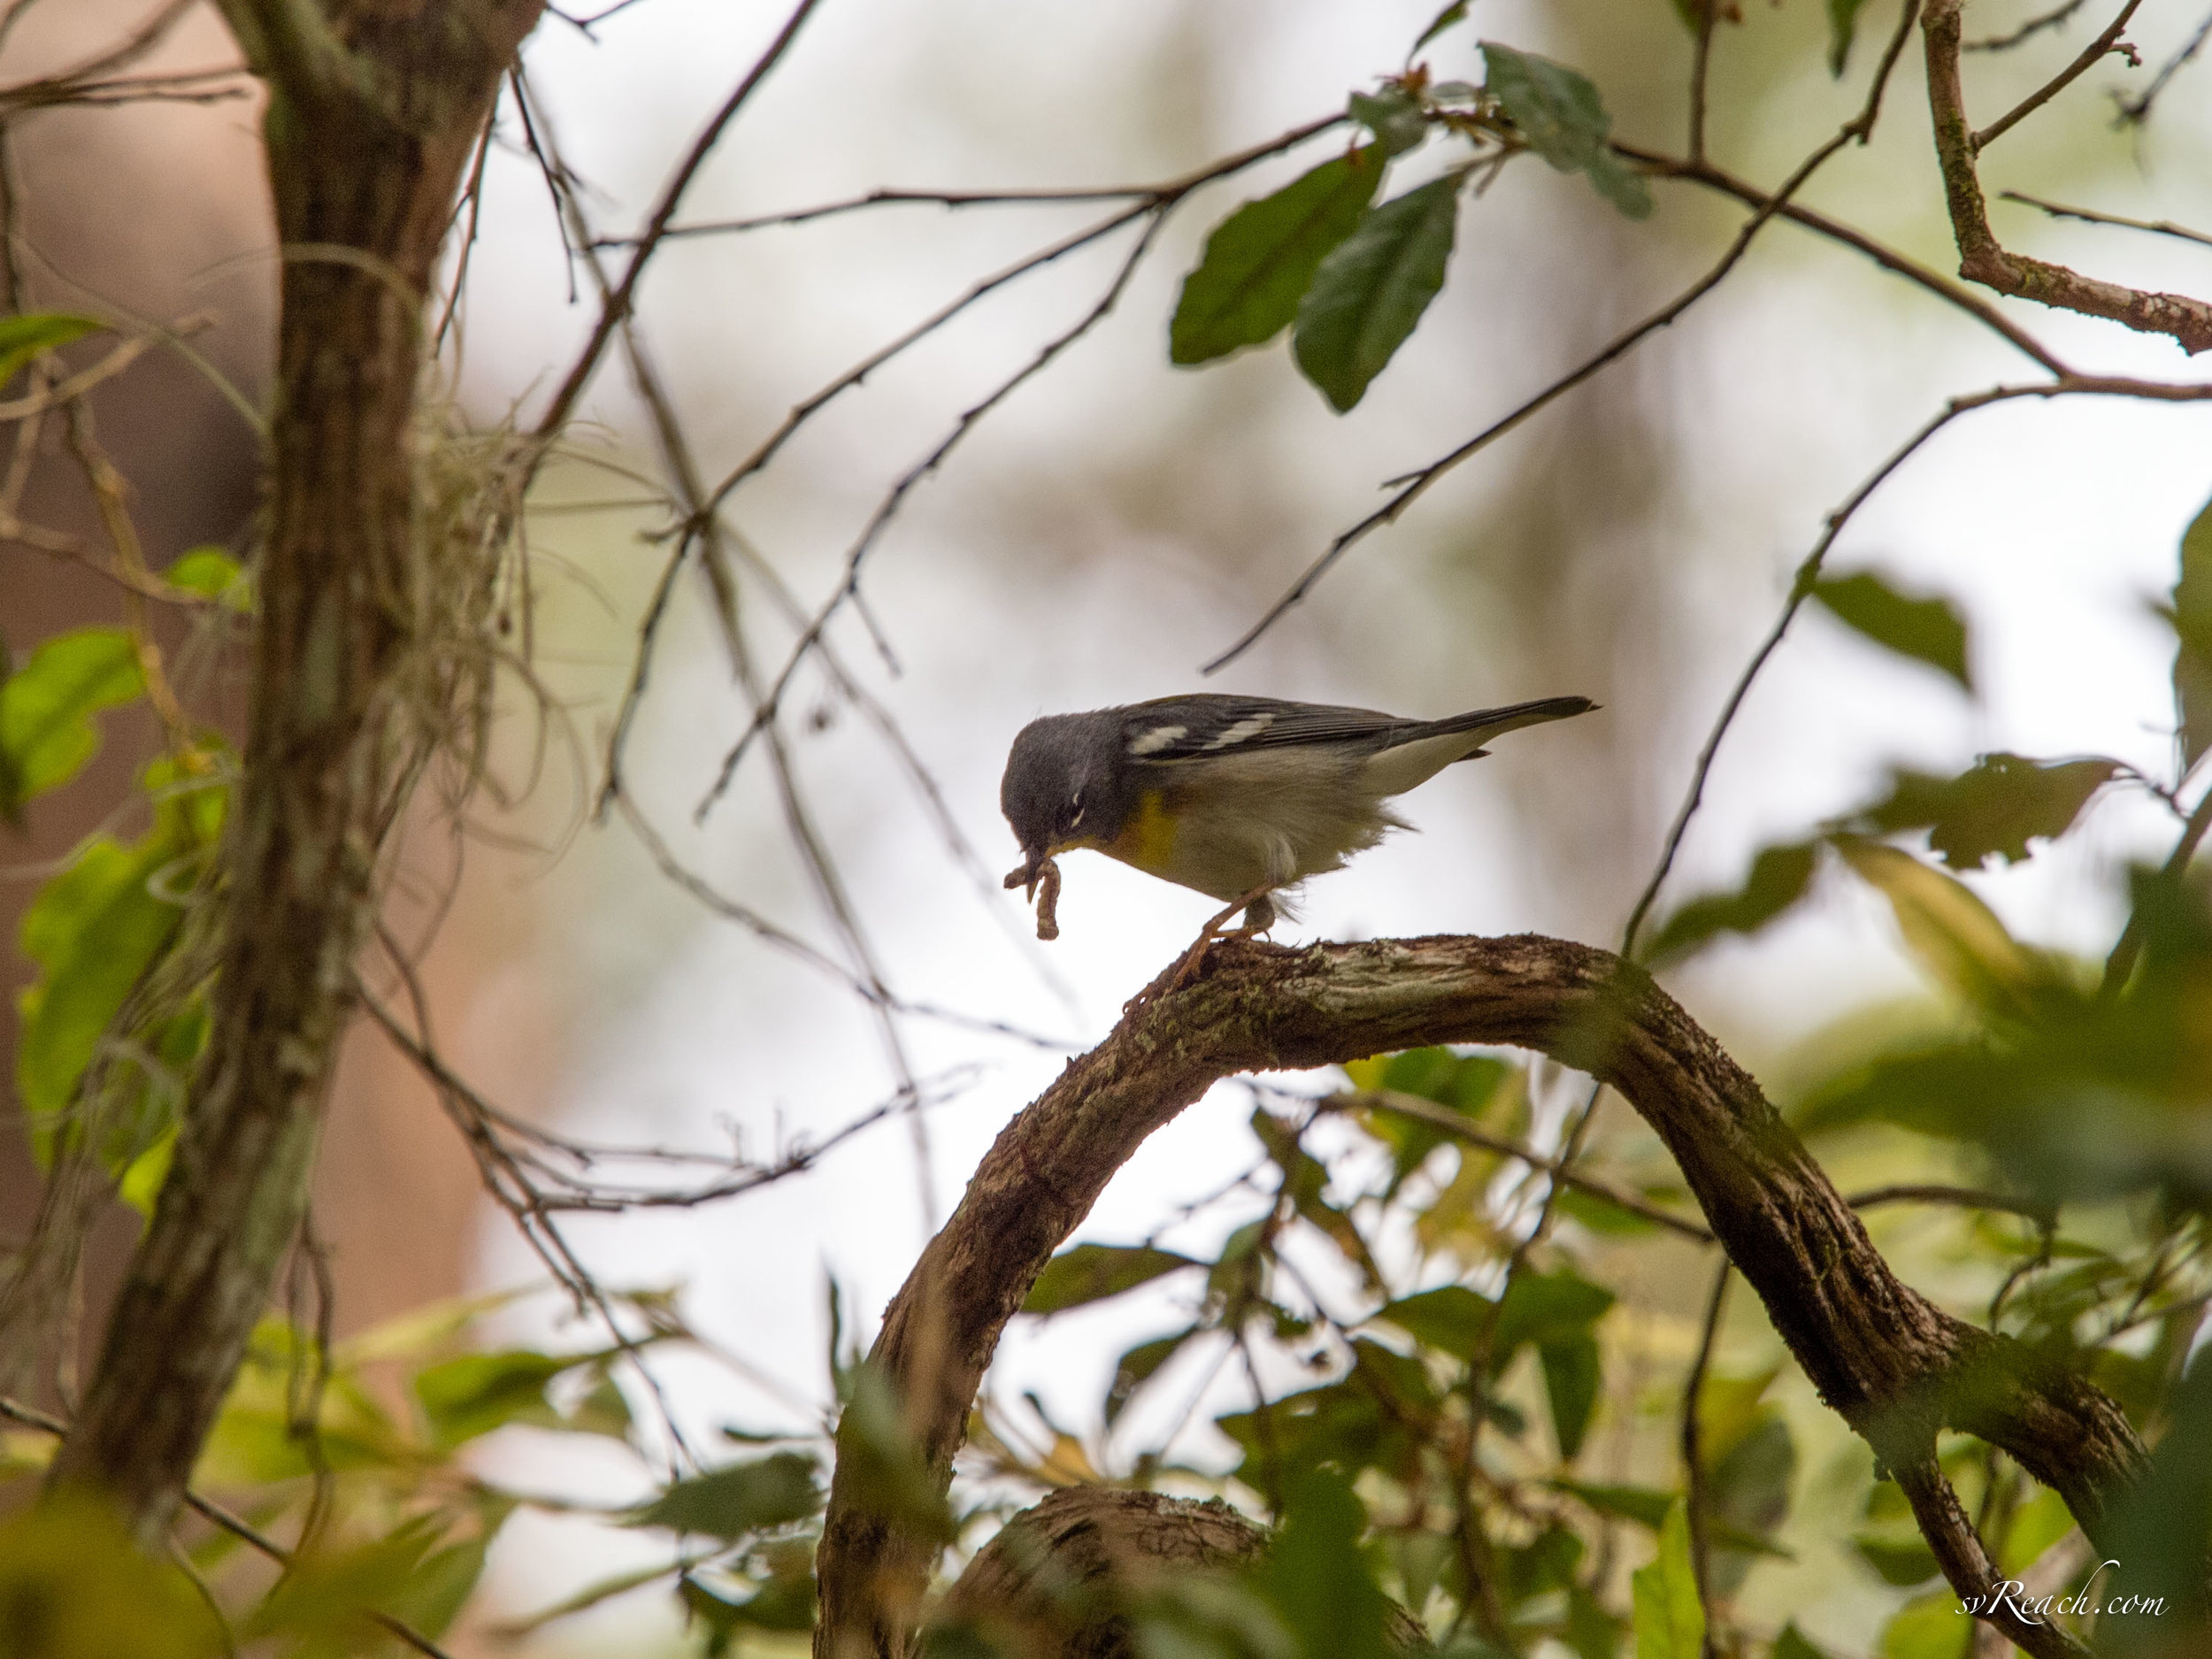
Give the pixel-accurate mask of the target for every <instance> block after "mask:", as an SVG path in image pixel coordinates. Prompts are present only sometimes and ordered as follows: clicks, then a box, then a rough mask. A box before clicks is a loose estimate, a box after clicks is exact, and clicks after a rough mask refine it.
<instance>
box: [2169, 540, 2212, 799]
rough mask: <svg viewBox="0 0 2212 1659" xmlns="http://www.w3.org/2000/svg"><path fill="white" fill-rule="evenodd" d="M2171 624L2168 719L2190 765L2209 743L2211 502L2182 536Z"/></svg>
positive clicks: (2211, 723)
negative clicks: (2171, 715)
mask: <svg viewBox="0 0 2212 1659" xmlns="http://www.w3.org/2000/svg"><path fill="white" fill-rule="evenodd" d="M2173 625H2174V634H2175V638H2176V641H2177V649H2176V650H2175V652H2174V718H2175V719H2176V721H2177V724H2178V725H2179V726H2180V727H2181V759H2182V764H2184V765H2185V766H2193V765H2195V764H2197V757H2198V756H2200V755H2201V754H2203V753H2204V751H2205V748H2206V746H2207V745H2208V744H2212V502H2207V503H2205V507H2204V511H2201V512H2200V513H2199V514H2198V515H2197V516H2196V518H2193V520H2191V521H2190V525H2189V527H2188V529H2187V530H2185V532H2183V533H2182V537H2181V573H2180V575H2179V576H2178V577H2177V579H2176V580H2175V582H2174V607H2173Z"/></svg>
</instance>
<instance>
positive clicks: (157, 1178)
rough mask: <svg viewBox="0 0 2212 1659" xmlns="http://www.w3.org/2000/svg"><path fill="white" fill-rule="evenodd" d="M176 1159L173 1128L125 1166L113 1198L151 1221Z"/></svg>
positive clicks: (175, 1134) (173, 1126)
mask: <svg viewBox="0 0 2212 1659" xmlns="http://www.w3.org/2000/svg"><path fill="white" fill-rule="evenodd" d="M176 1155H177V1131H176V1125H170V1126H169V1128H168V1129H166V1130H165V1131H164V1132H163V1133H162V1135H161V1138H160V1139H159V1140H157V1141H155V1142H154V1143H153V1145H151V1146H150V1147H148V1148H146V1149H145V1150H144V1151H143V1152H142V1153H140V1154H139V1155H138V1156H136V1157H134V1158H133V1159H132V1160H131V1161H130V1162H129V1163H128V1164H126V1165H125V1166H124V1169H123V1173H122V1175H121V1177H120V1178H119V1179H117V1181H116V1183H115V1195H116V1196H117V1197H118V1198H119V1199H121V1200H122V1201H123V1202H125V1203H127V1204H128V1205H129V1206H130V1207H131V1208H132V1209H133V1210H136V1211H138V1213H139V1214H140V1215H141V1216H142V1217H146V1218H147V1219H148V1220H151V1219H152V1218H153V1213H154V1201H155V1200H156V1199H157V1198H158V1197H160V1196H161V1184H162V1183H163V1182H164V1181H165V1180H167V1179H169V1166H170V1164H173V1163H174V1162H175V1161H176Z"/></svg>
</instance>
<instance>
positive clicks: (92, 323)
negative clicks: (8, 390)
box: [0, 311, 107, 388]
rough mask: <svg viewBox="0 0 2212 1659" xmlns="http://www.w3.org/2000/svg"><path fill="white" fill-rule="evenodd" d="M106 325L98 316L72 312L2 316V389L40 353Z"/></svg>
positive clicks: (0, 358)
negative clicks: (80, 315)
mask: <svg viewBox="0 0 2212 1659" xmlns="http://www.w3.org/2000/svg"><path fill="white" fill-rule="evenodd" d="M106 326H107V325H106V324H105V323H104V322H102V321H100V319H98V318H96V317H79V316H76V315H75V314H73V312H69V311H30V312H25V313H22V314H20V315H18V316H14V317H0V388H4V387H5V386H6V385H7V383H8V382H9V381H10V380H13V379H15V377H16V376H17V375H18V374H19V373H22V371H23V368H24V365H27V364H28V363H29V362H30V360H31V359H32V358H33V357H36V356H37V355H38V354H39V353H40V352H42V351H51V350H52V349H54V348H55V347H56V346H65V345H67V344H68V343H69V342H71V341H73V340H81V339H83V338H84V337H85V336H86V335H87V334H92V333H95V332H96V331H97V330H99V329H102V328H104V327H106Z"/></svg>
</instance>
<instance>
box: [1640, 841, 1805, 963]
mask: <svg viewBox="0 0 2212 1659" xmlns="http://www.w3.org/2000/svg"><path fill="white" fill-rule="evenodd" d="M1818 850H1819V848H1818V843H1817V842H1815V841H1789V842H1786V843H1785V844H1783V845H1781V846H1778V847H1768V848H1763V849H1761V850H1760V853H1759V856H1757V857H1755V858H1754V859H1753V860H1752V861H1751V868H1750V869H1749V870H1748V871H1747V872H1745V874H1744V879H1743V884H1742V885H1741V886H1740V887H1737V888H1736V889H1735V890H1734V891H1733V892H1730V893H1705V894H1701V895H1698V896H1697V897H1696V898H1694V899H1692V900H1691V901H1690V902H1688V903H1686V904H1685V905H1684V906H1683V907H1682V908H1681V909H1680V910H1677V911H1675V912H1674V914H1673V915H1671V916H1670V917H1668V918H1667V919H1666V920H1665V921H1664V922H1663V923H1662V924H1661V925H1660V926H1659V927H1658V928H1657V929H1656V930H1655V932H1654V933H1652V935H1651V938H1650V941H1649V942H1647V944H1646V945H1645V946H1644V947H1643V949H1642V951H1641V952H1640V955H1641V956H1642V958H1643V960H1644V961H1645V962H1647V963H1650V964H1660V963H1665V962H1671V961H1677V960H1679V959H1680V958H1681V957H1683V956H1687V955H1689V953H1690V952H1692V951H1694V950H1695V949H1697V948H1698V947H1699V946H1701V945H1702V944H1704V943H1705V942H1706V941H1709V940H1710V939H1712V938H1714V937H1716V936H1717V935H1718V934H1721V933H1744V934H1750V933H1757V932H1758V931H1759V930H1760V929H1761V928H1762V927H1764V926H1766V925H1767V924H1768V923H1769V922H1770V921H1772V920H1773V919H1774V918H1776V917H1778V916H1779V915H1781V914H1782V912H1783V911H1785V910H1788V909H1789V908H1790V907H1791V906H1792V905H1793V904H1795V903H1796V902H1798V900H1800V899H1801V898H1803V897H1804V896H1805V894H1806V891H1807V889H1808V888H1809V887H1811V886H1812V880H1813V869H1814V864H1815V862H1816V858H1815V856H1816V853H1817V851H1818Z"/></svg>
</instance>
